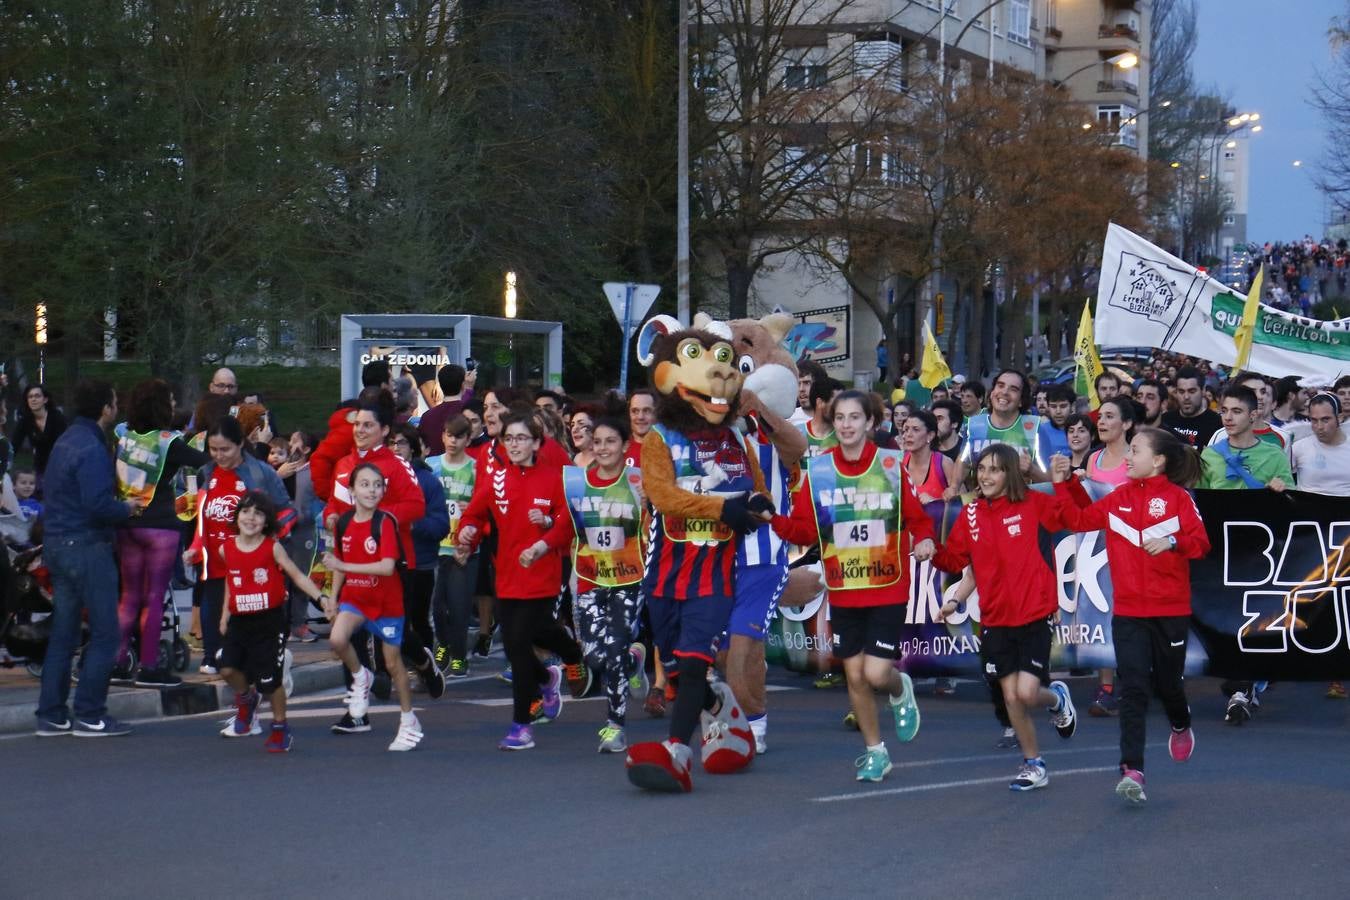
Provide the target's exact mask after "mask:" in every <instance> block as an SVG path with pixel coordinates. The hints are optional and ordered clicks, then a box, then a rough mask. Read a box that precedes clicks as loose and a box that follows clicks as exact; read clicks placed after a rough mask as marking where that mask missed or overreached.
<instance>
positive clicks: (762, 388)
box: [727, 313, 797, 419]
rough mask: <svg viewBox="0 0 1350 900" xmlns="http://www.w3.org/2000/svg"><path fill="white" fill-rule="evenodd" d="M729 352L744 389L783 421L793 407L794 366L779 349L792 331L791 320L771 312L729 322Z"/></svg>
mask: <svg viewBox="0 0 1350 900" xmlns="http://www.w3.org/2000/svg"><path fill="white" fill-rule="evenodd" d="M727 325H728V326H729V327H730V328H731V349H733V350H735V351H736V367H737V368H738V369H740V370H741V374H742V375H743V376H745V384H744V385H742V387H744V389H745V390H748V391H754V392H755V395H756V396H757V397H759V399H760V402H761V403H763V404H764V406H766V407H767V408H768V409H770V410H772V411H773V412H775V413H777V414H778V415H779V416H782V417H783V418H785V419H786V418H787V417H788V416H790V415H792V411H793V410H794V409H796V407H797V363H796V361H795V360H793V358H792V354H791V353H789V352H787V351H786V350H784V349H783V338H785V337H787V334H788V332H789V331H791V330H792V325H793V319H792V317H791V316H789V315H786V314H784V313H773V314H772V315H768V316H765V317H764V318H762V319H732V320H731V321H730V322H728V323H727Z"/></svg>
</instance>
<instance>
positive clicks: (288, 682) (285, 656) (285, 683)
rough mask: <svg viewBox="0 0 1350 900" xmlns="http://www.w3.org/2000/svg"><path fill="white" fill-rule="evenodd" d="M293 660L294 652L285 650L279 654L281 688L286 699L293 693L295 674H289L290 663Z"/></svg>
mask: <svg viewBox="0 0 1350 900" xmlns="http://www.w3.org/2000/svg"><path fill="white" fill-rule="evenodd" d="M294 662H295V654H293V653H291V651H289V650H287V651H286V652H284V653H282V654H281V689H282V690H283V691H285V692H286V697H287V699H289V698H290V696H291V694H293V693H295V676H293V675H291V664H292V663H294Z"/></svg>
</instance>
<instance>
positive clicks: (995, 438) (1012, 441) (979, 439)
mask: <svg viewBox="0 0 1350 900" xmlns="http://www.w3.org/2000/svg"><path fill="white" fill-rule="evenodd" d="M1053 427H1054V426H1053V425H1050V422H1049V420H1048V419H1045V420H1042V419H1041V417H1040V416H1033V415H1030V414H1028V413H1023V414H1022V415H1020V416H1018V417H1017V418H1016V419H1014V420H1013V423H1012V424H1011V425H1009V426H1008V427H1007V428H999V427H997V426H996V425H994V423H993V422H991V421H990V419H989V413H980V414H979V415H977V416H971V418H970V421H969V422H967V423H966V441H965V444H964V445H962V447H961V461H962V462H964V463H966V465H967V466H973V465H974V463H975V458H976V457H978V456H979V455H980V451H981V450H983V449H984V448H985V447H988V446H991V445H993V444H1007V445H1008V446H1009V447H1012V448H1013V449H1015V450H1025V451H1027V453H1029V454H1030V455H1031V459H1032V461H1033V462H1035V463H1036V464H1037V465H1038V466H1040V467H1041V468H1042V469H1044V468H1045V467H1046V455H1047V454H1046V451H1047V450H1048V449H1049V446H1048V445H1049V444H1050V443H1051V442H1050V440H1048V439H1043V438H1042V434H1041V431H1042V429H1043V428H1053ZM1066 443H1067V441H1066Z"/></svg>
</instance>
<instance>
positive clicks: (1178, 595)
mask: <svg viewBox="0 0 1350 900" xmlns="http://www.w3.org/2000/svg"><path fill="white" fill-rule="evenodd" d="M1055 493H1056V494H1058V495H1059V497H1060V498H1061V500H1062V501H1063V502H1062V504H1061V515H1062V516H1063V517H1064V522H1065V524H1066V525H1068V526H1069V527H1070V528H1072V529H1073V530H1074V531H1098V530H1104V531H1105V532H1106V561H1107V563H1108V564H1109V565H1110V567H1111V585H1112V589H1113V594H1114V596H1113V599H1112V601H1111V607H1112V612H1113V613H1114V614H1115V615H1118V616H1138V617H1150V616H1189V615H1190V614H1191V563H1190V561H1191V560H1193V559H1201V558H1202V557H1204V556H1205V555H1207V554H1208V553H1209V536H1208V535H1206V534H1205V523H1204V522H1202V521H1201V520H1200V512H1199V510H1197V509H1196V508H1195V500H1193V499H1192V498H1191V495H1190V492H1189V491H1187V490H1186V489H1185V488H1183V487H1181V486H1179V485H1175V484H1173V483H1172V482H1170V481H1168V480H1167V476H1165V475H1154V476H1153V477H1151V478H1144V479H1131V480H1129V481H1127V482H1125V483H1124V484H1122V485H1121V486H1120V487H1118V488H1116V489H1115V490H1114V491H1112V492H1111V493H1109V494H1107V495H1106V496H1105V497H1103V498H1102V499H1100V500H1098V501H1097V502H1096V503H1093V504H1092V505H1091V506H1086V505H1085V504H1086V502H1088V495H1087V491H1085V490H1083V486H1082V485H1081V484H1079V483H1078V480H1077V479H1074V478H1071V479H1069V480H1068V481H1067V482H1061V483H1059V484H1056V485H1055ZM1080 507H1083V508H1080ZM1155 537H1163V538H1165V537H1174V538H1176V540H1177V546H1176V549H1175V550H1168V551H1167V552H1165V553H1160V554H1158V555H1157V556H1149V555H1148V553H1147V552H1146V551H1145V550H1144V549H1143V546H1142V545H1143V544H1144V543H1146V542H1147V541H1148V540H1149V539H1150V538H1155Z"/></svg>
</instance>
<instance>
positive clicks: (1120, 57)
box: [1055, 51, 1139, 87]
mask: <svg viewBox="0 0 1350 900" xmlns="http://www.w3.org/2000/svg"><path fill="white" fill-rule="evenodd" d="M1103 62H1105V63H1106V64H1107V65H1112V66H1115V67H1116V68H1117V69H1133V68H1134V67H1135V66H1137V65H1139V57H1138V56H1136V55H1135V54H1133V53H1130V52H1129V51H1126V52H1124V53H1117V54H1116V55H1115V56H1113V57H1111V58H1110V59H1106V60H1097V61H1095V62H1090V63H1088V64H1087V65H1085V66H1079V67H1078V68H1076V69H1074V70H1073V71H1072V72H1070V73H1069V74H1068V75H1065V76H1064V77H1063V78H1056V79H1055V86H1056V87H1060V86H1062V85H1064V84H1065V83H1066V82H1068V80H1069V79H1070V78H1072V77H1073V76H1075V75H1077V74H1078V73H1079V72H1086V71H1087V70H1088V69H1091V68H1094V67H1096V66H1100V65H1101V64H1102V63H1103Z"/></svg>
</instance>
